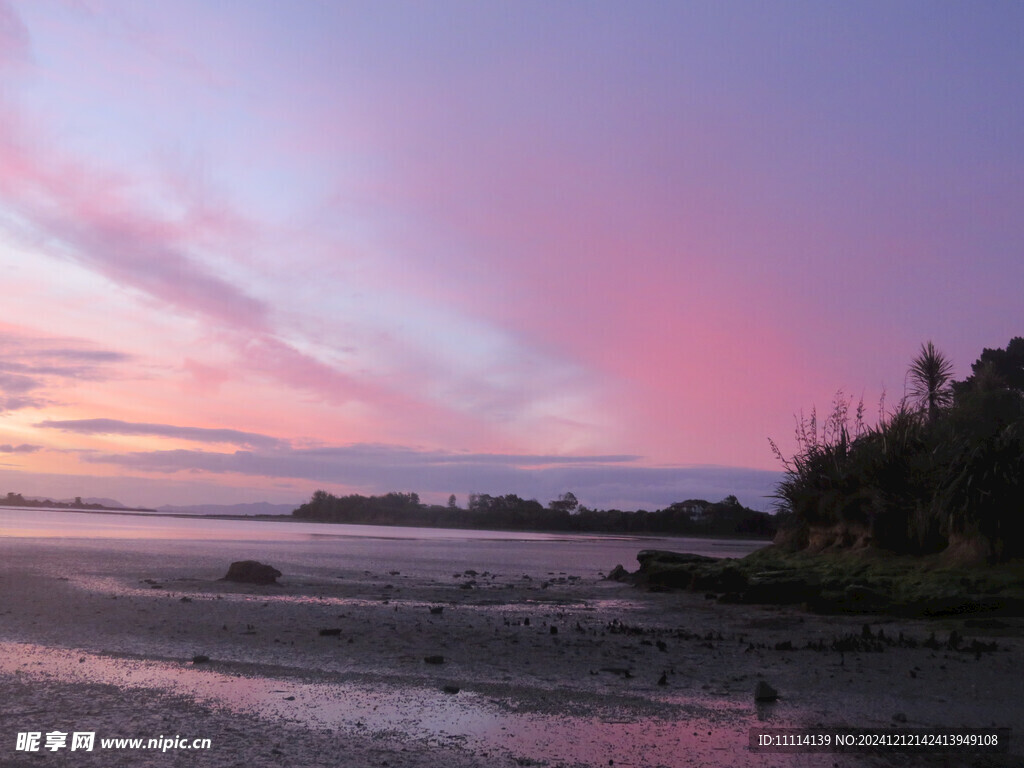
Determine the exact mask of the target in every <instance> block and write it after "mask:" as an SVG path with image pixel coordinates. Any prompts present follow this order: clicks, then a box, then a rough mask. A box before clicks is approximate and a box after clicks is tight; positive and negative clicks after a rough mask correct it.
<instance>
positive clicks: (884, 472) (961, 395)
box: [772, 337, 1024, 563]
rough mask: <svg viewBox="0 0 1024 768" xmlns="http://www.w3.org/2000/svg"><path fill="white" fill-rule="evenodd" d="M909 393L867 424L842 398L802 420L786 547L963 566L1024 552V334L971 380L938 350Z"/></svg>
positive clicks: (785, 501)
mask: <svg viewBox="0 0 1024 768" xmlns="http://www.w3.org/2000/svg"><path fill="white" fill-rule="evenodd" d="M908 379H909V384H910V386H909V387H908V396H907V397H905V398H904V399H903V401H901V402H900V404H899V405H898V406H897V407H896V408H895V409H894V410H892V411H886V410H885V408H884V405H883V407H882V408H881V409H880V410H881V415H880V416H879V420H878V423H877V424H876V425H875V426H867V425H866V424H865V423H864V418H863V410H864V409H863V403H861V404H860V406H858V408H857V409H856V412H855V414H854V416H853V417H852V419H851V417H850V414H849V407H850V404H851V403H850V402H849V401H848V400H846V399H845V398H844V397H843V396H842V394H840V395H838V396H837V397H836V400H835V402H834V406H833V410H832V414H831V415H830V416H829V417H828V418H827V419H826V421H825V423H824V424H823V425H821V428H820V430H819V425H818V423H817V419H816V414H815V413H814V412H813V411H812V413H811V416H810V418H807V419H805V418H801V419H800V420H799V421H798V425H797V434H796V437H797V442H798V451H797V453H796V455H795V456H793V457H792V458H788V459H787V458H785V457H783V456H782V454H781V453H780V452H779V450H778V448H777V447H776V446H775V444H774V443H772V448H773V450H775V452H776V455H777V456H778V457H779V458H780V460H782V463H783V467H784V469H785V477H784V479H783V481H782V482H781V483H780V485H779V487H778V489H777V492H776V499H777V502H778V506H779V511H780V519H781V520H782V521H783V522H782V530H781V531H780V534H779V536H778V537H777V539H776V541H777V543H778V544H779V545H780V546H782V547H784V548H786V549H789V550H794V551H795V550H808V551H811V552H817V551H828V550H848V549H862V548H877V549H881V550H886V551H889V552H893V553H898V554H907V555H931V554H937V553H942V554H943V555H944V556H945V557H946V558H947V559H949V560H951V561H957V562H978V561H987V562H992V563H995V562H1004V561H1007V560H1010V559H1013V558H1019V557H1022V556H1024V338H1021V337H1017V338H1014V339H1013V340H1012V341H1010V343H1009V344H1008V345H1007V346H1006V348H1005V349H985V350H984V351H983V352H982V354H981V356H980V357H979V358H978V360H977V361H976V362H975V363H974V364H973V365H972V366H971V375H970V376H968V377H967V378H966V379H965V380H963V381H954V380H953V379H952V367H951V365H950V363H949V361H948V360H947V359H946V358H945V357H944V356H943V355H942V354H941V353H940V352H939V351H938V350H936V349H935V347H934V346H933V345H932V344H931V342H929V343H927V344H925V345H923V346H922V348H921V352H920V354H919V355H918V357H917V358H916V359H915V360H914V361H913V362H912V364H911V366H910V370H909V372H908Z"/></svg>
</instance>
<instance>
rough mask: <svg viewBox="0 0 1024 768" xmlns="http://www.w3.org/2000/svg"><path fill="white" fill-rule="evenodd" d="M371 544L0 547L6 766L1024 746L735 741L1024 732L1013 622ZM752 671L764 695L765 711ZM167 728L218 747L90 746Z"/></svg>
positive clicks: (439, 544)
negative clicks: (251, 574)
mask: <svg viewBox="0 0 1024 768" xmlns="http://www.w3.org/2000/svg"><path fill="white" fill-rule="evenodd" d="M248 525H260V524H259V523H248ZM341 528H342V527H339V528H338V530H339V531H340V530H341ZM378 533H379V534H380V535H379V537H370V536H366V537H362V538H361V539H359V538H352V537H348V538H346V537H343V536H342V537H338V538H337V539H332V538H331V537H330V536H327V537H324V536H323V535H321V534H319V533H318V534H317V536H316V537H314V538H310V539H306V540H298V539H294V540H287V541H273V540H254V539H252V538H248V539H247V538H246V537H236V538H231V537H230V536H225V537H223V538H219V539H218V540H205V541H203V540H188V539H185V538H158V539H141V538H110V537H108V538H102V537H71V538H60V537H54V536H48V537H46V538H40V537H25V536H19V537H8V538H3V539H0V555H2V557H0V702H2V704H0V707H2V719H0V764H2V765H12V766H13V765H44V764H50V763H52V764H55V765H56V764H61V765H65V764H66V765H69V766H71V765H73V766H101V765H102V766H136V765H139V766H179V765H181V766H184V765H190V766H193V765H198V766H248V767H257V768H258V767H260V766H389V768H390V767H395V766H398V767H401V768H426V767H427V766H440V765H445V766H449V765H450V766H456V768H459V767H461V766H498V767H499V768H501V767H503V766H530V765H535V766H540V765H544V766H599V765H600V766H608V765H615V766H667V767H668V768H682V767H683V766H702V765H703V766H725V765H729V766H772V765H777V766H886V765H921V766H924V765H956V766H960V765H965V766H979V767H980V766H1004V765H1005V766H1009V765H1019V764H1020V763H1021V761H1022V755H1024V747H1022V743H1021V737H1020V733H1019V729H1018V730H1013V731H1011V734H1010V743H1009V745H1008V747H1009V749H1008V751H1007V752H1005V753H1002V754H982V753H970V752H960V753H956V754H914V755H911V754H896V753H894V752H893V751H888V752H878V753H868V752H844V753H796V754H771V753H767V754H766V753H761V752H757V751H753V750H752V749H751V748H750V746H749V737H750V730H751V729H752V728H765V727H771V728H783V727H786V728H825V729H831V728H840V727H857V728H873V729H889V728H894V727H899V728H902V729H913V728H946V729H951V728H965V727H969V728H1007V727H1009V728H1013V727H1014V726H1016V725H1017V724H1019V723H1020V722H1024V703H1022V702H1024V678H1022V677H1021V675H1020V674H1019V662H1020V659H1021V658H1022V653H1021V652H1022V650H1024V622H1022V621H1021V620H1020V619H1016V618H1012V617H1010V618H1007V619H1005V620H1000V621H989V622H977V621H973V622H972V621H971V620H970V619H968V618H964V617H959V618H958V617H956V616H944V617H940V618H931V619H912V618H896V617H886V616H879V615H854V614H844V615H817V614H813V613H809V612H806V611H804V610H802V609H800V608H798V607H795V606H759V605H736V604H725V603H722V602H719V601H717V600H711V599H707V598H706V597H705V595H703V594H700V593H694V592H674V591H669V592H653V593H652V592H649V591H645V590H642V589H638V588H636V587H633V586H630V585H628V584H624V583H619V582H615V581H611V580H608V579H606V578H605V575H606V574H607V573H609V572H610V571H611V569H612V568H613V567H614V566H615V565H616V564H618V563H620V562H621V563H622V564H623V565H624V566H626V567H627V568H630V569H633V568H635V567H636V562H635V559H634V561H633V562H629V561H628V560H627V559H626V558H625V557H620V555H623V554H624V553H627V552H633V557H634V558H635V553H636V552H638V551H640V550H642V549H649V548H663V547H665V546H666V544H665V542H664V541H661V542H653V543H652V542H650V541H644V540H631V539H627V538H621V537H620V538H615V539H609V540H607V541H601V540H597V541H594V540H591V539H588V540H575V539H573V538H572V537H568V538H561V539H560V538H556V537H547V538H544V537H541V538H535V539H531V538H530V537H520V538H515V537H510V538H505V539H503V538H501V537H498V538H487V537H480V536H478V535H477V534H479V532H474V537H473V538H459V537H458V534H457V533H456V534H453V533H451V532H447V534H446V535H445V536H439V537H437V538H435V539H431V540H429V541H428V540H415V539H410V538H401V537H396V536H395V535H394V533H395V532H390V533H391V535H390V536H389V531H388V530H387V529H381V530H380V531H379V532H378ZM591 538H593V537H591ZM677 544H679V545H680V546H679V547H677V548H683V546H682V540H680V541H679V542H677ZM692 546H693V547H696V548H702V550H703V551H702V553H703V554H707V553H709V552H713V553H715V554H722V553H727V554H729V555H730V556H738V555H739V554H742V552H733V551H732V550H730V549H729V547H730V546H733V545H731V544H730V543H728V542H724V543H720V544H716V543H714V542H706V541H705V542H696V543H695V544H693V545H692ZM735 546H736V547H739V548H740V549H742V548H743V547H746V548H747V550H748V551H749V550H750V549H752V548H753V547H754V546H756V545H753V544H750V543H740V544H736V545H735ZM715 547H720V549H718V550H715V549H714V548H715ZM610 557H614V558H616V559H617V562H611V561H607V562H606V561H603V560H605V559H606V558H610ZM243 559H256V560H259V561H261V562H265V563H269V564H270V565H273V566H274V567H275V568H277V569H278V570H280V571H281V572H282V576H281V577H280V578H279V579H278V582H279V583H277V584H273V585H249V584H237V583H232V582H227V581H223V580H221V578H222V577H223V576H224V574H225V572H226V571H227V568H228V565H229V564H230V563H231V562H233V561H236V560H243ZM900 638H902V639H900ZM951 639H952V641H951ZM975 641H976V642H975ZM979 648H980V649H981V650H979ZM969 649H973V650H969ZM428 660H429V661H428ZM761 681H763V682H765V683H767V684H768V685H770V686H771V687H772V688H773V689H774V690H775V691H777V694H778V697H777V699H776V700H774V701H767V702H756V701H755V698H754V691H755V688H756V686H757V685H758V683H759V682H761ZM54 730H58V731H67V732H72V731H88V732H95V733H96V738H97V747H96V749H94V750H93V751H92V752H85V751H82V750H79V751H75V752H70V751H68V750H64V751H63V752H61V753H53V752H50V751H46V750H45V749H44V750H42V751H41V752H39V753H28V752H23V751H17V750H16V749H15V746H16V735H17V734H18V733H20V732H34V731H38V732H41V733H44V734H45V733H46V732H50V731H54ZM176 736H178V737H183V738H188V739H192V738H206V739H210V748H209V749H205V750H202V751H188V750H178V749H170V750H168V751H166V752H162V751H154V750H150V751H147V750H144V749H127V748H125V749H113V748H108V749H100V748H99V739H101V738H115V737H116V738H143V739H149V738H156V737H170V738H174V737H176Z"/></svg>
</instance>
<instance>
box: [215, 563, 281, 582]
mask: <svg viewBox="0 0 1024 768" xmlns="http://www.w3.org/2000/svg"><path fill="white" fill-rule="evenodd" d="M280 575H281V572H280V571H279V570H277V568H274V567H273V566H271V565H265V564H263V563H260V562H257V561H256V560H238V561H236V562H234V563H232V564H231V566H230V567H229V568H228V572H227V575H226V576H224V578H223V579H222V581H237V582H239V583H241V584H276V583H277V577H278V576H280Z"/></svg>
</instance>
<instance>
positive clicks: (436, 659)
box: [423, 654, 444, 664]
mask: <svg viewBox="0 0 1024 768" xmlns="http://www.w3.org/2000/svg"><path fill="white" fill-rule="evenodd" d="M423 661H425V662H426V663H427V664H444V656H441V655H439V654H438V655H435V656H424V657H423Z"/></svg>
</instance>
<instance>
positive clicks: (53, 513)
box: [0, 507, 767, 568]
mask: <svg viewBox="0 0 1024 768" xmlns="http://www.w3.org/2000/svg"><path fill="white" fill-rule="evenodd" d="M2 538H18V539H25V538H34V539H95V540H145V541H166V542H172V541H180V542H209V543H217V542H222V543H227V542H262V543H283V542H303V543H306V544H307V545H312V546H323V547H331V546H332V545H338V544H344V543H345V542H351V541H353V540H357V541H362V542H367V543H369V542H371V541H372V542H377V545H378V546H381V547H384V546H387V545H388V542H393V543H395V544H400V543H403V542H404V543H410V542H432V543H434V544H435V545H438V546H440V545H443V544H445V543H448V544H453V545H454V544H460V543H467V544H478V545H486V544H494V543H497V544H505V545H507V544H511V543H521V544H536V545H543V544H556V545H561V544H565V545H572V546H581V545H589V546H591V547H600V548H604V549H607V550H609V551H613V550H620V551H623V552H629V553H630V560H631V559H632V556H633V555H635V554H636V552H637V551H639V550H641V549H671V550H674V551H677V552H690V553H693V554H702V555H708V556H710V557H743V556H745V555H747V554H749V553H751V552H753V551H754V550H755V549H759V548H761V547H763V546H765V544H766V543H767V542H766V541H762V540H745V539H707V538H684V537H660V536H623V535H606V534H576V533H531V532H526V531H477V530H465V529H457V528H411V527H404V526H381V525H347V524H337V523H309V522H302V521H295V522H292V521H275V520H249V519H244V518H238V519H223V518H211V517H200V516H185V517H171V516H163V515H155V514H141V513H129V512H72V511H68V510H57V509H45V508H21V507H0V539H2ZM614 564H615V563H614V562H612V563H609V564H608V566H607V567H609V568H610V567H612V566H613V565H614Z"/></svg>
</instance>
